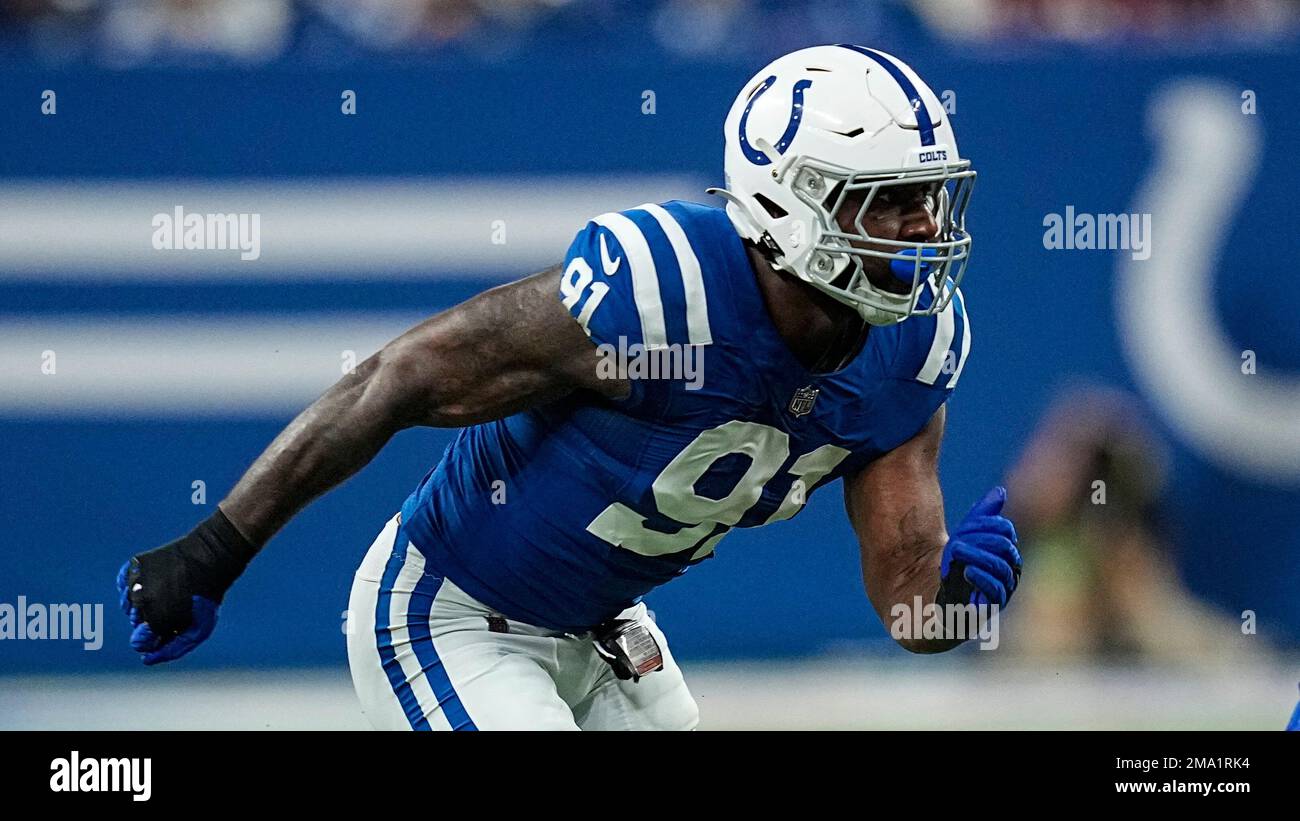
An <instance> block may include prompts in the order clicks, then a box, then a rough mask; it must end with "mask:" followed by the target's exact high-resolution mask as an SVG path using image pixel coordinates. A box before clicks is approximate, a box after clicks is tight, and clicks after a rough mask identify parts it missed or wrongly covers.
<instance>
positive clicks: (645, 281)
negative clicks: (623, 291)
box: [593, 211, 668, 350]
mask: <svg viewBox="0 0 1300 821" xmlns="http://www.w3.org/2000/svg"><path fill="white" fill-rule="evenodd" d="M593 222H595V223H596V224H597V225H600V226H603V227H605V228H608V229H609V230H610V231H612V232H613V234H614V238H615V239H617V240H618V244H619V245H621V246H622V247H623V253H625V254H627V261H628V266H629V267H630V268H631V269H632V295H633V299H634V300H635V301H636V311H637V314H639V315H640V317H641V338H642V340H643V341H644V343H645V346H646V348H647V349H651V350H653V349H659V348H666V347H668V331H667V330H666V329H665V326H664V304H663V300H662V298H660V296H659V274H658V272H656V271H655V261H654V257H653V256H651V254H650V244H649V243H647V242H646V238H645V234H642V233H641V229H640V228H637V227H636V223H634V222H632V220H630V219H628V218H627V217H625V216H623V215H622V214H619V213H616V212H612V211H611V212H610V213H608V214H601V215H600V216H599V217H596V218H595V219H594V220H593Z"/></svg>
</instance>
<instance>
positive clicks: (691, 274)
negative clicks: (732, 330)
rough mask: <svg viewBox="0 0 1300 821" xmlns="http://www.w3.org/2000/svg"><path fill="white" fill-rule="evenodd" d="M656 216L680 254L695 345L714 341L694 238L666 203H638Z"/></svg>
mask: <svg viewBox="0 0 1300 821" xmlns="http://www.w3.org/2000/svg"><path fill="white" fill-rule="evenodd" d="M638 207H639V208H641V209H642V210H644V211H646V212H647V213H649V214H650V216H652V217H654V218H655V219H656V220H657V221H658V222H659V226H660V227H661V228H663V229H664V233H665V234H666V235H667V236H668V242H669V243H671V244H672V246H673V253H674V254H676V255H677V267H679V268H680V269H681V271H682V289H683V290H684V291H685V293H686V328H687V332H688V333H689V335H690V343H691V344H692V345H711V344H713V332H712V331H711V330H710V328H709V303H708V299H707V297H706V295H705V292H704V275H703V274H702V273H701V272H700V260H699V258H698V257H696V256H695V251H694V250H693V249H692V248H691V241H690V240H689V239H687V237H686V232H685V231H683V230H682V227H681V226H680V225H678V224H677V220H676V219H674V218H673V215H672V214H670V213H668V211H667V209H665V208H664V207H663V206H660V205H656V204H654V203H646V204H645V205H642V206H638Z"/></svg>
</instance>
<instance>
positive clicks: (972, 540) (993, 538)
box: [935, 486, 1022, 607]
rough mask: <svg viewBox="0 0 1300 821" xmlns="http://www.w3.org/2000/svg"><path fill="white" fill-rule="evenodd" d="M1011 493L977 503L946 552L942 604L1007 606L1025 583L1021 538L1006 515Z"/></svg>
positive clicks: (1000, 491) (998, 491) (992, 494)
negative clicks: (1003, 507)
mask: <svg viewBox="0 0 1300 821" xmlns="http://www.w3.org/2000/svg"><path fill="white" fill-rule="evenodd" d="M1006 501H1007V491H1006V488H1003V487H1000V486H999V487H995V488H993V489H992V490H990V491H989V492H988V493H987V494H985V496H984V498H983V499H981V500H979V501H978V502H976V503H975V506H974V507H972V508H971V509H970V512H969V513H967V514H966V517H965V518H964V519H962V520H961V524H959V525H958V526H957V529H956V530H955V531H954V532H953V534H952V537H951V538H950V539H949V540H948V544H947V546H946V547H944V549H943V560H942V562H941V564H940V566H939V576H940V584H939V594H938V596H937V597H936V599H935V601H936V603H937V604H940V605H942V604H977V605H979V604H996V605H998V606H999V607H1004V606H1006V604H1007V602H1008V601H1010V600H1011V594H1012V593H1014V592H1016V586H1017V584H1018V583H1019V582H1020V569H1021V566H1022V561H1021V558H1020V551H1019V549H1017V544H1018V542H1019V537H1018V536H1017V535H1016V527H1015V525H1013V524H1012V523H1011V520H1010V519H1008V518H1006V517H1005V516H1003V515H1002V506H1003V505H1004V504H1006Z"/></svg>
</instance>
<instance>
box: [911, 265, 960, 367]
mask: <svg viewBox="0 0 1300 821" xmlns="http://www.w3.org/2000/svg"><path fill="white" fill-rule="evenodd" d="M930 290H931V291H933V290H934V283H930ZM952 314H953V307H952V302H951V301H949V302H948V304H947V305H945V306H944V309H943V310H942V311H940V312H939V316H938V318H937V320H938V321H937V322H936V323H935V329H934V340H933V341H932V342H931V343H930V355H929V356H927V357H926V358H925V364H924V365H922V366H921V371H920V373H918V374H917V375H916V380H917V381H918V382H924V383H925V384H927V385H933V384H934V383H935V380H937V379H938V378H939V374H940V373H942V372H943V361H944V359H945V358H946V357H947V356H948V349H949V348H951V347H952V338H953V334H954V332H955V331H956V328H955V325H954V323H953V318H952Z"/></svg>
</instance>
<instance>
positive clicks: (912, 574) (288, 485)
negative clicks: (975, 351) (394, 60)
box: [220, 196, 959, 653]
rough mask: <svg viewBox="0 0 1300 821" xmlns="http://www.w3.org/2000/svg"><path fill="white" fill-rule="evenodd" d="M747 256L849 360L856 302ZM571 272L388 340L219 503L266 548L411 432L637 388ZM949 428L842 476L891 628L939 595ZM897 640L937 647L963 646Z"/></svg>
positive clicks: (789, 338) (918, 208)
mask: <svg viewBox="0 0 1300 821" xmlns="http://www.w3.org/2000/svg"><path fill="white" fill-rule="evenodd" d="M854 213H856V209H854ZM846 219H848V220H850V221H851V219H852V216H851V215H849V216H848V217H846ZM865 224H866V227H867V228H868V229H869V230H870V231H871V233H872V235H873V236H877V237H881V238H884V239H906V240H919V239H932V238H933V237H934V236H935V235H936V234H937V233H938V228H937V226H936V224H935V221H934V217H933V215H932V214H931V213H930V210H929V208H928V207H927V204H926V201H925V199H924V197H914V196H913V197H907V198H901V199H900V200H899V201H898V202H881V203H880V204H879V205H876V204H874V203H873V206H872V208H871V209H870V210H869V212H868V214H867V216H866V222H865ZM845 227H846V229H847V228H848V226H845ZM750 259H751V262H752V263H753V266H754V274H755V277H756V278H757V281H758V285H759V290H760V291H761V292H762V294H763V299H764V301H765V303H766V305H767V307H768V313H769V314H770V315H771V317H772V321H773V323H774V324H775V326H776V328H777V330H778V332H779V333H780V335H781V336H782V338H783V339H785V341H786V343H787V344H788V345H789V346H790V349H791V351H792V352H793V353H794V354H795V355H796V356H797V357H798V358H799V360H800V361H801V362H804V363H807V364H808V365H809V366H810V367H813V366H815V365H816V364H817V363H819V362H828V361H830V362H840V361H842V360H844V359H845V357H846V356H847V355H849V354H851V353H853V352H855V351H856V350H857V348H858V347H859V346H860V345H861V342H862V340H863V339H864V333H863V331H864V329H863V326H862V321H861V319H860V318H859V317H858V315H857V314H856V313H855V312H854V311H853V310H852V309H850V308H848V307H847V306H845V305H843V304H841V303H839V302H836V301H835V300H833V299H831V298H829V297H826V296H825V295H823V294H822V293H821V292H819V291H816V290H814V289H813V288H812V287H811V286H809V285H807V284H805V283H802V282H800V281H799V280H797V279H795V278H793V277H792V276H790V275H788V274H785V273H783V272H781V271H778V270H777V269H775V268H774V267H772V265H771V264H770V263H769V262H768V261H767V260H766V259H764V258H763V257H762V255H760V254H758V253H757V252H753V253H751V255H750ZM873 262H874V261H873ZM560 274H561V269H560V267H558V266H557V267H554V268H550V269H547V270H545V271H542V272H540V273H538V274H534V275H533V276H530V277H526V278H524V279H521V280H518V281H516V282H512V283H510V284H507V285H502V286H500V287H497V288H493V289H491V290H488V291H485V292H483V293H481V294H479V295H478V296H476V297H474V298H472V299H470V300H468V301H466V302H464V303H462V304H460V305H457V306H456V307H454V308H451V309H449V310H447V311H444V312H442V313H440V314H437V315H435V316H433V317H431V318H429V319H427V320H425V321H424V322H421V323H420V324H419V325H416V326H415V327H413V328H411V329H410V330H409V331H407V332H406V333H404V334H402V335H401V336H399V337H397V338H396V339H394V340H393V341H392V342H389V343H388V344H387V345H385V346H384V348H383V349H382V350H380V351H379V352H378V353H376V354H375V355H373V356H371V357H370V358H369V359H367V360H365V361H364V362H362V363H361V364H360V365H358V366H357V368H356V370H355V372H354V373H351V374H348V375H347V376H345V377H343V379H341V380H339V382H338V383H336V384H335V385H334V386H333V387H332V388H330V389H329V390H328V391H326V392H325V393H324V395H322V396H321V397H320V398H319V399H317V400H316V401H315V402H314V403H313V404H312V405H311V406H310V407H308V408H307V409H306V410H305V411H303V412H302V413H301V414H299V415H298V417H297V418H295V419H294V420H293V421H292V422H291V423H290V424H289V426H288V427H286V428H285V429H284V430H283V431H282V432H281V433H280V435H279V436H277V437H276V438H275V440H274V441H273V442H272V443H271V444H270V446H269V447H267V449H266V451H265V452H264V453H262V455H261V456H259V457H258V459H257V460H256V461H255V462H254V463H253V465H252V466H251V467H250V468H249V469H248V471H247V472H246V473H245V474H244V475H243V477H242V478H241V479H240V480H239V482H238V483H237V484H236V485H235V487H234V489H233V490H231V492H230V494H229V495H228V496H227V497H226V498H225V499H224V500H222V502H221V503H220V507H221V510H222V511H223V512H224V513H225V514H226V516H227V518H229V519H230V521H231V522H232V523H233V524H234V525H235V527H236V528H237V529H238V530H239V531H240V533H242V534H243V535H244V537H245V538H247V539H248V540H249V542H251V543H252V544H253V545H255V546H257V547H259V548H260V547H261V546H262V545H264V544H265V543H266V542H267V541H269V540H270V539H271V537H272V536H274V535H275V533H276V532H278V531H279V530H280V529H281V528H282V527H284V525H285V524H287V523H288V522H289V520H290V519H292V518H293V516H294V515H295V514H297V513H298V511H299V510H301V509H302V508H303V507H305V506H306V505H307V504H308V503H310V502H311V501H312V500H313V499H315V498H316V497H318V496H320V495H321V494H323V493H325V492H326V491H328V490H330V489H332V488H334V487H336V486H337V485H339V484H341V483H342V482H343V481H345V480H346V479H347V478H348V477H350V476H351V475H352V474H354V473H356V472H357V471H358V470H360V469H361V468H362V467H364V466H365V465H366V464H367V463H368V462H370V460H371V459H372V458H374V456H375V454H377V453H378V452H379V450H380V449H381V448H382V447H383V446H384V445H385V444H386V443H387V442H388V440H389V439H391V438H392V437H393V436H394V435H395V434H396V433H397V432H398V431H400V430H403V429H406V428H410V427H416V426H432V427H463V426H466V425H473V424H476V423H479V422H484V421H488V420H492V419H498V418H501V417H504V416H508V415H511V414H513V413H517V412H519V411H522V410H525V409H527V408H529V407H533V406H536V405H540V404H543V403H546V402H549V401H552V400H554V399H557V398H559V397H561V396H564V395H567V394H569V393H572V392H574V391H588V392H590V393H591V394H594V395H596V396H604V397H608V398H621V397H623V396H626V395H627V393H628V391H629V390H630V386H629V385H628V384H627V382H625V381H621V380H611V379H602V378H600V377H599V376H598V373H600V370H599V369H598V367H597V365H598V363H599V355H598V353H597V350H596V347H595V345H594V344H592V342H591V340H590V339H589V338H588V337H587V336H586V334H585V333H583V331H582V328H581V327H580V326H579V325H578V323H576V322H574V321H573V318H572V317H571V316H570V315H569V313H568V311H567V310H566V309H565V308H564V306H563V305H562V304H561V303H560V300H559V299H557V297H556V294H558V293H559V279H560ZM882 274H883V276H884V277H888V276H889V273H888V270H887V268H880V269H878V270H876V271H871V270H870V269H869V276H870V277H871V278H872V281H873V282H875V281H876V276H879V275H882ZM943 426H944V410H943V408H940V409H939V411H938V412H937V413H935V415H934V417H933V418H932V419H931V420H930V421H929V423H928V424H927V425H926V426H925V428H924V429H923V430H922V431H921V432H920V433H918V434H917V435H916V436H915V437H913V438H912V439H911V440H910V441H908V442H906V443H904V444H902V445H900V446H899V447H897V448H895V449H894V450H892V451H890V452H889V453H887V454H885V455H884V456H882V457H880V458H879V459H876V460H875V461H874V462H872V463H871V464H870V465H868V466H867V467H866V468H864V469H863V470H861V471H860V472H858V473H857V474H856V475H855V476H852V477H849V478H847V479H846V481H845V485H844V498H845V506H846V508H847V510H848V514H849V519H850V520H851V522H852V523H853V528H854V530H855V532H856V533H857V536H858V540H859V543H860V546H861V554H862V575H863V580H864V583H865V585H866V590H867V595H868V597H869V599H870V600H871V603H872V605H873V606H874V607H875V609H876V612H877V613H878V614H879V615H880V618H881V620H882V621H883V622H884V623H885V624H889V621H890V618H891V617H890V615H889V611H890V608H891V607H892V606H893V605H894V604H895V603H899V602H902V603H906V604H907V605H908V606H909V607H910V606H911V605H912V603H913V597H914V596H920V597H921V599H922V600H923V602H925V603H929V602H932V601H933V600H934V596H935V593H936V591H937V588H938V584H939V563H940V558H941V556H942V552H943V548H944V545H945V544H946V543H947V539H948V536H947V531H946V528H945V526H944V519H943V498H942V496H941V494H940V490H939V481H938V473H937V467H938V454H939V442H940V439H941V438H942V436H943ZM900 643H901V644H902V645H903V646H904V647H905V648H907V649H908V650H911V651H913V652H919V653H930V652H939V651H942V650H946V649H949V648H950V647H952V646H955V645H956V644H957V643H959V642H956V641H936V640H925V639H916V640H906V641H901V642H900Z"/></svg>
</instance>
